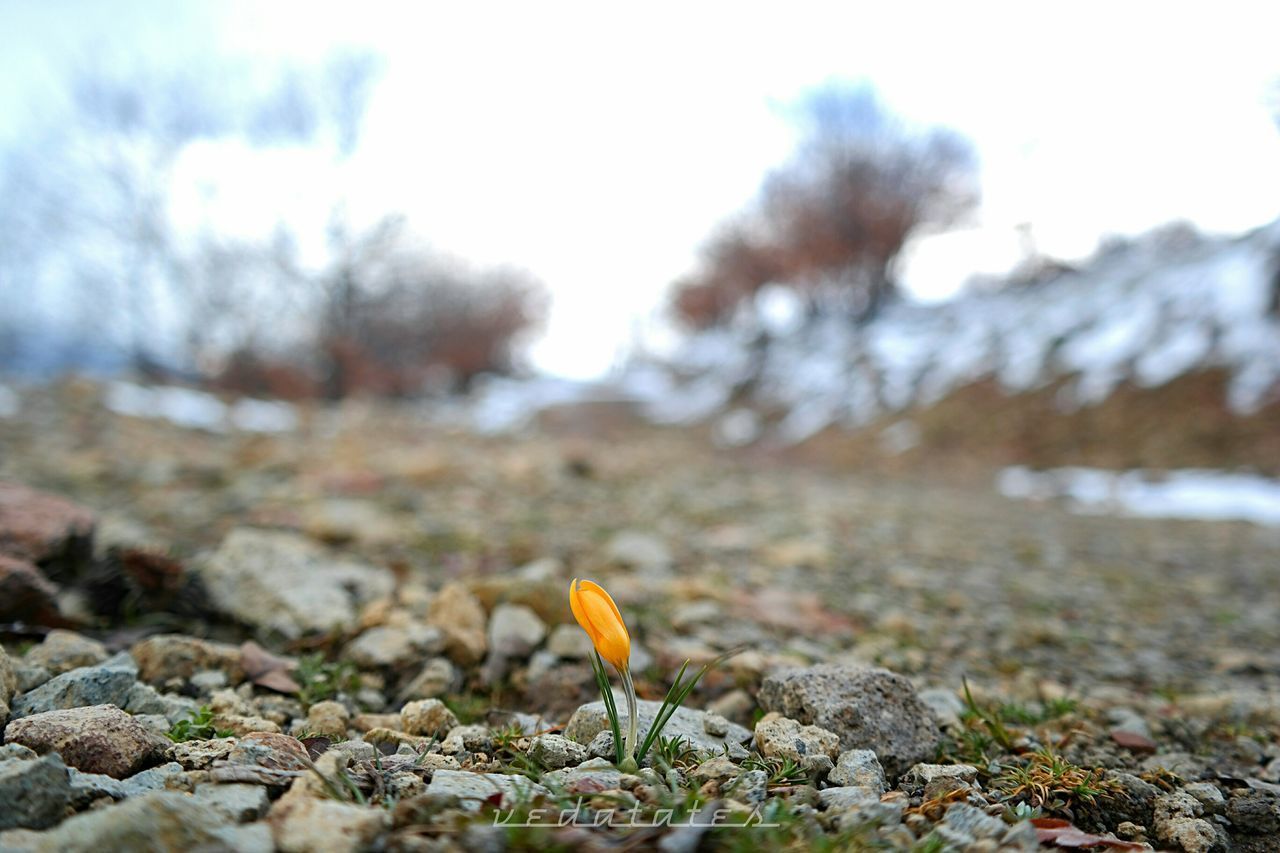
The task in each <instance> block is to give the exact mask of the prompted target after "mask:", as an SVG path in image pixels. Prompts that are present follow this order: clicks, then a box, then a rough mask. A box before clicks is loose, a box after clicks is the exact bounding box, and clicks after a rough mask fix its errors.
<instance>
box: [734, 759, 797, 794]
mask: <svg viewBox="0 0 1280 853" xmlns="http://www.w3.org/2000/svg"><path fill="white" fill-rule="evenodd" d="M742 769H743V770H763V771H764V772H765V773H768V774H769V785H770V786H772V787H777V786H780V785H799V784H801V783H803V782H807V781H809V774H808V773H807V772H805V770H804V768H802V767H801V766H800V765H799V764H797V763H796V762H795V761H793V760H791V759H790V758H766V757H765V756H763V755H754V754H753V755H750V756H748V757H747V758H746V759H745V760H743V762H742Z"/></svg>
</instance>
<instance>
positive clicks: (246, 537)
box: [197, 528, 395, 638]
mask: <svg viewBox="0 0 1280 853" xmlns="http://www.w3.org/2000/svg"><path fill="white" fill-rule="evenodd" d="M197 571H198V572H199V574H200V577H201V579H202V580H203V581H204V585H205V588H206V590H207V591H208V593H209V598H210V601H211V602H212V603H213V605H214V607H216V608H217V609H218V610H220V611H221V612H223V613H225V614H226V615H228V616H231V617H232V618H234V619H237V620H238V621H240V622H243V623H245V624H247V625H250V626H252V627H254V628H257V629H259V630H264V631H275V632H279V633H280V634H282V635H284V636H285V637H289V638H295V637H299V636H301V635H302V634H306V633H322V632H324V631H328V630H331V629H333V628H342V627H345V626H347V625H350V624H351V623H352V622H354V621H355V619H356V616H357V610H358V608H360V607H361V606H363V605H364V604H367V603H369V602H371V601H373V600H374V599H377V598H382V597H385V596H389V595H390V594H391V592H392V590H393V589H394V587H395V577H394V576H393V575H392V574H391V572H390V571H389V570H387V569H385V568H381V567H378V566H371V565H367V564H364V563H358V562H355V561H352V560H347V559H342V558H339V557H335V556H333V555H332V554H330V553H329V552H328V551H326V550H325V549H323V548H321V547H319V546H317V545H315V544H314V543H312V542H311V541H309V540H307V539H305V538H303V537H301V536H296V535H294V534H290V533H279V532H271V531H265V530H253V529H249V528H240V529H237V530H233V531H231V533H230V534H228V535H227V537H226V538H225V539H224V540H223V541H222V544H221V545H220V546H219V547H218V550H217V551H215V552H214V553H213V554H212V555H210V556H209V557H207V558H206V559H204V560H203V561H201V562H200V563H199V565H198V566H197Z"/></svg>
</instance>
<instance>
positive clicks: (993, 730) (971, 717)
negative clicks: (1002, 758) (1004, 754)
mask: <svg viewBox="0 0 1280 853" xmlns="http://www.w3.org/2000/svg"><path fill="white" fill-rule="evenodd" d="M962 681H963V683H964V707H965V710H964V714H963V715H962V719H964V721H965V722H967V723H968V722H973V721H975V720H976V721H978V722H980V723H982V725H983V727H984V728H985V729H986V730H987V735H988V736H989V737H990V738H991V741H992V742H994V743H995V744H996V745H997V746H999V747H1000V748H1001V749H1003V750H1006V751H1010V750H1012V749H1013V735H1012V734H1011V733H1010V732H1009V729H1007V728H1006V727H1005V724H1004V721H1003V720H1001V719H1000V715H999V714H998V713H993V712H991V711H988V710H986V709H985V708H983V707H982V706H980V705H979V704H978V703H977V701H976V700H974V698H973V693H972V692H970V690H969V679H967V678H965V679H962Z"/></svg>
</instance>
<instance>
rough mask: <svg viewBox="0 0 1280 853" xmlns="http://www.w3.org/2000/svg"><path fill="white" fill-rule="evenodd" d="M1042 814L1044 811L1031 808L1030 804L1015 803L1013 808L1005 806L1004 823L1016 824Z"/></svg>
mask: <svg viewBox="0 0 1280 853" xmlns="http://www.w3.org/2000/svg"><path fill="white" fill-rule="evenodd" d="M1043 814H1044V809H1042V808H1040V807H1039V806H1033V805H1031V804H1030V803H1017V804H1016V805H1014V806H1005V809H1004V815H1003V817H1004V821H1005V823H1018V822H1019V821H1023V820H1031V819H1033V818H1037V817H1040V816H1041V815H1043Z"/></svg>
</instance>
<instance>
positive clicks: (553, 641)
mask: <svg viewBox="0 0 1280 853" xmlns="http://www.w3.org/2000/svg"><path fill="white" fill-rule="evenodd" d="M547 651H549V652H551V653H552V654H553V655H555V656H556V657H558V658H561V659H562V660H586V659H587V658H588V657H590V656H591V638H590V637H588V636H587V632H586V631H583V630H582V628H580V627H579V626H577V625H557V626H555V627H554V628H552V629H551V636H549V637H548V638H547Z"/></svg>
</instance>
